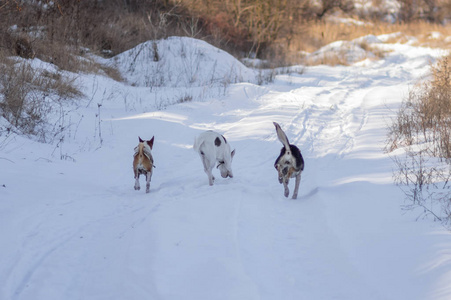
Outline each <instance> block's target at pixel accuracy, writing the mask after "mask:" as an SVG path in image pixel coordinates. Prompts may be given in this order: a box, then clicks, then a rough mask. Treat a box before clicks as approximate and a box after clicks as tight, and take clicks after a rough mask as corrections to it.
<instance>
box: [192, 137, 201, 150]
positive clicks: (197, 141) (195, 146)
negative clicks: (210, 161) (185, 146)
mask: <svg viewBox="0 0 451 300" xmlns="http://www.w3.org/2000/svg"><path fill="white" fill-rule="evenodd" d="M199 148H200V145H199V139H198V138H197V137H195V138H194V144H193V150H194V151H196V152H199Z"/></svg>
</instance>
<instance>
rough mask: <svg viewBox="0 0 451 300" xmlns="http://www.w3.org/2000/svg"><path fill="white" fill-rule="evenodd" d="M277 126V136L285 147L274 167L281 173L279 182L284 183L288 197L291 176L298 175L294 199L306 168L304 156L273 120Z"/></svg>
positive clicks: (285, 193)
mask: <svg viewBox="0 0 451 300" xmlns="http://www.w3.org/2000/svg"><path fill="white" fill-rule="evenodd" d="M273 123H274V126H276V132H277V137H278V138H279V141H281V142H282V144H283V148H282V149H281V150H280V155H279V157H277V159H276V162H275V163H274V167H275V168H276V170H277V171H278V173H279V183H283V187H284V189H285V192H284V195H285V197H288V194H289V193H290V191H289V190H288V182H289V181H290V178H294V177H296V184H295V186H294V192H293V199H296V198H297V196H298V190H299V183H300V182H301V173H302V171H303V170H304V158H303V157H302V154H301V151H300V150H299V148H298V147H296V146H295V145H291V144H290V143H289V142H288V138H287V135H286V134H285V132H283V130H282V128H280V125H279V124H277V123H276V122H273Z"/></svg>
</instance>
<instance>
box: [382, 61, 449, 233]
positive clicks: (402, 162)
mask: <svg viewBox="0 0 451 300" xmlns="http://www.w3.org/2000/svg"><path fill="white" fill-rule="evenodd" d="M431 69H432V79H431V80H430V81H427V82H424V83H422V84H420V85H419V86H417V87H416V88H415V89H414V90H412V91H411V92H410V94H409V97H408V98H407V99H406V100H405V101H404V102H403V103H402V106H401V108H400V110H399V112H398V114H397V117H396V119H395V120H393V123H392V125H391V126H390V127H389V132H388V139H387V145H386V151H387V152H393V151H394V150H396V149H401V150H402V151H403V153H404V154H405V156H402V155H399V154H397V155H394V156H393V159H394V162H395V164H396V166H397V169H396V170H395V171H394V178H395V181H396V183H397V184H399V185H400V186H402V187H403V190H404V191H405V193H406V195H407V197H408V199H409V200H411V205H408V207H409V208H416V207H418V206H420V207H421V208H422V209H423V210H424V212H425V214H432V215H434V217H435V218H436V219H438V220H441V221H443V222H444V223H446V224H448V225H451V211H450V207H451V190H450V188H451V187H450V185H449V183H450V180H451V100H450V99H451V56H449V57H447V58H444V59H443V60H440V61H439V62H438V64H437V65H436V66H433V67H432V68H431ZM398 152H399V150H398Z"/></svg>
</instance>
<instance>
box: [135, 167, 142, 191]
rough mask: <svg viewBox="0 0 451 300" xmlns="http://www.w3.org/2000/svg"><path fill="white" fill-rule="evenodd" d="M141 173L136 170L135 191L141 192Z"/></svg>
mask: <svg viewBox="0 0 451 300" xmlns="http://www.w3.org/2000/svg"><path fill="white" fill-rule="evenodd" d="M140 188H141V187H140V186H139V172H138V171H137V170H136V169H135V190H139V189H140Z"/></svg>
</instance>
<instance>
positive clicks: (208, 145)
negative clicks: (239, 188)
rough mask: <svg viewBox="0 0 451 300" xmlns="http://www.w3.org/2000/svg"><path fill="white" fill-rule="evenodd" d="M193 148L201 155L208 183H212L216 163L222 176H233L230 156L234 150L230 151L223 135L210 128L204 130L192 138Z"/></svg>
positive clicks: (231, 156)
mask: <svg viewBox="0 0 451 300" xmlns="http://www.w3.org/2000/svg"><path fill="white" fill-rule="evenodd" d="M193 149H194V151H196V152H197V153H199V155H200V157H201V160H202V163H203V165H204V171H205V173H207V176H208V179H209V184H210V185H213V181H214V176H213V174H212V170H213V168H214V166H215V164H216V163H218V165H217V168H218V169H219V171H220V172H221V176H222V177H223V178H227V177H233V173H232V158H233V155H234V154H235V150H233V151H230V145H229V143H227V140H226V138H225V137H224V136H223V135H221V134H219V133H217V132H214V131H211V130H209V131H205V132H203V133H201V134H200V135H199V136H198V137H197V138H196V139H195V140H194V145H193Z"/></svg>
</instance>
